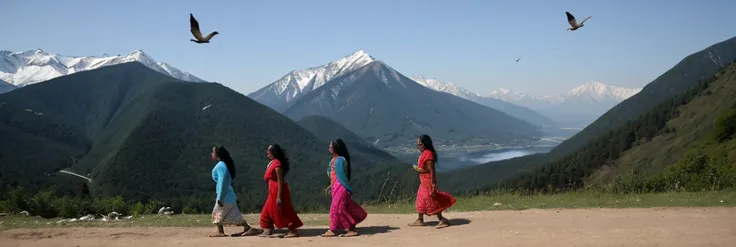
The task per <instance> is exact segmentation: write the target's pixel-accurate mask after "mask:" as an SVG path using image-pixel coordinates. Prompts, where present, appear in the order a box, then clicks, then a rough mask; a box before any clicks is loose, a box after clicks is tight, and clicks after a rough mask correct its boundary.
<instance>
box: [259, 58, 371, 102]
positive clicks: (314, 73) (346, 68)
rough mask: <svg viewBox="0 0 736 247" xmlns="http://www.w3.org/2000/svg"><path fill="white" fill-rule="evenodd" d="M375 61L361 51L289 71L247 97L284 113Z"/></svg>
mask: <svg viewBox="0 0 736 247" xmlns="http://www.w3.org/2000/svg"><path fill="white" fill-rule="evenodd" d="M373 61H376V59H375V58H373V57H372V56H371V55H368V53H366V52H365V51H363V50H362V49H361V50H358V51H356V52H354V53H352V54H350V55H348V56H345V57H342V58H340V59H337V60H334V61H331V62H329V63H326V64H323V65H319V66H313V67H309V68H306V69H300V70H292V71H289V73H286V75H284V76H282V77H281V78H279V79H278V80H276V81H274V82H272V83H270V84H268V85H266V86H265V87H263V88H261V89H258V90H256V91H255V92H252V93H250V94H248V97H250V98H252V99H254V100H256V101H258V102H260V103H262V104H264V105H266V106H268V107H271V108H272V109H274V110H276V111H279V112H282V111H284V110H286V108H288V107H289V104H290V103H292V102H293V101H294V100H296V99H298V98H300V97H302V96H304V95H305V94H307V93H309V92H311V91H312V90H314V89H317V88H319V87H321V86H322V85H324V83H326V82H327V81H329V80H331V79H332V78H335V77H337V76H340V75H343V74H345V73H348V72H351V71H354V70H356V69H358V68H360V67H362V66H364V65H366V64H368V63H370V62H373Z"/></svg>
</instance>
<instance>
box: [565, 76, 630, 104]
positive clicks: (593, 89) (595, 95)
mask: <svg viewBox="0 0 736 247" xmlns="http://www.w3.org/2000/svg"><path fill="white" fill-rule="evenodd" d="M641 89H642V88H624V87H619V86H611V85H606V84H604V83H602V82H600V81H589V82H586V83H584V84H582V85H580V86H577V87H575V88H573V89H571V90H570V91H569V92H568V93H567V95H566V96H567V97H589V98H591V99H594V100H604V99H614V100H617V101H621V100H625V99H627V98H629V97H631V96H633V95H634V94H636V93H638V92H639V91H641Z"/></svg>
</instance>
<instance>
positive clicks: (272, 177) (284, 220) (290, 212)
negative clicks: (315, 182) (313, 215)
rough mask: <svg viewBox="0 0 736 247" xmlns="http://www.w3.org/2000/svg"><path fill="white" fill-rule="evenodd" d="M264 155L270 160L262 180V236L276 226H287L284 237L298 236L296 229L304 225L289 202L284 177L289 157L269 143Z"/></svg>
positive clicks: (289, 198) (269, 233)
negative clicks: (265, 187)
mask: <svg viewBox="0 0 736 247" xmlns="http://www.w3.org/2000/svg"><path fill="white" fill-rule="evenodd" d="M266 156H268V159H269V160H271V161H270V162H269V163H268V166H267V167H266V173H265V174H264V175H263V180H264V181H265V182H266V183H267V184H268V197H267V198H266V203H265V204H264V205H263V210H262V211H261V220H260V221H261V222H260V223H261V228H263V230H264V231H263V233H261V236H262V237H266V236H270V235H272V234H273V231H274V225H275V226H276V228H285V227H286V228H289V232H288V233H287V234H286V235H284V237H285V238H293V237H299V235H298V234H297V232H296V229H297V228H299V227H301V226H302V225H304V223H302V221H301V219H299V216H297V215H296V211H294V206H292V204H291V193H290V192H289V184H288V183H286V180H285V177H286V174H287V173H289V159H288V158H286V154H284V151H283V150H282V149H281V147H279V145H277V144H271V145H269V146H268V149H267V150H266Z"/></svg>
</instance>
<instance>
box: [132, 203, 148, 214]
mask: <svg viewBox="0 0 736 247" xmlns="http://www.w3.org/2000/svg"><path fill="white" fill-rule="evenodd" d="M129 211H130V214H131V215H133V216H139V215H142V214H146V213H147V212H146V207H145V206H143V203H141V202H137V203H136V204H134V205H133V206H131V207H130V210H129Z"/></svg>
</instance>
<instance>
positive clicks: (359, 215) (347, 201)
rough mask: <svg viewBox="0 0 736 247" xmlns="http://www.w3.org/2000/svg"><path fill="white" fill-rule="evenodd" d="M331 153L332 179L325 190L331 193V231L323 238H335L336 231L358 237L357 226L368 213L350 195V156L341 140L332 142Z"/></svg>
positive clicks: (328, 172) (328, 169)
mask: <svg viewBox="0 0 736 247" xmlns="http://www.w3.org/2000/svg"><path fill="white" fill-rule="evenodd" d="M329 149H330V153H332V159H331V160H330V164H329V166H328V167H327V175H328V176H329V177H330V186H328V187H327V188H325V191H326V192H331V194H332V203H331V204H330V229H329V230H327V232H325V233H324V234H322V235H321V236H322V237H335V236H337V235H336V234H335V231H345V233H344V234H342V235H340V237H353V236H358V233H357V232H356V231H355V226H356V225H357V224H358V223H360V222H363V220H365V218H366V217H368V213H366V212H365V210H364V209H363V208H362V207H361V206H360V205H358V204H357V203H355V201H353V199H352V198H351V197H350V195H352V194H353V188H352V187H351V186H350V170H351V169H350V166H351V165H352V164H350V154H349V153H348V148H347V146H345V143H344V142H343V141H342V140H340V139H337V140H334V141H332V142H330V147H329Z"/></svg>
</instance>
